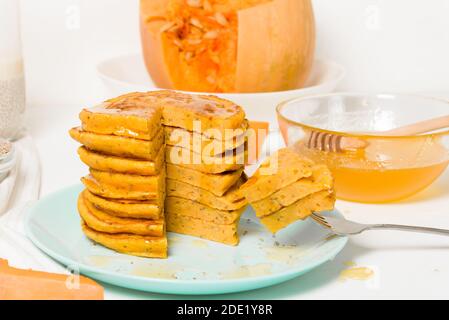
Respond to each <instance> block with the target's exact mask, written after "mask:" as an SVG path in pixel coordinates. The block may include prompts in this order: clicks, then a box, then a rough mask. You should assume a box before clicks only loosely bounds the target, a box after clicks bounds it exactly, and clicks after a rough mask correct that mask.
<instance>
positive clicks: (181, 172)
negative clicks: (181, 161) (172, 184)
mask: <svg viewBox="0 0 449 320" xmlns="http://www.w3.org/2000/svg"><path fill="white" fill-rule="evenodd" d="M242 173H243V169H239V170H236V171H229V172H224V173H219V174H210V173H203V172H200V171H195V170H192V169H189V168H185V167H181V166H177V165H174V164H167V178H169V179H172V180H178V181H181V182H184V183H187V184H190V185H192V186H195V187H198V188H201V189H206V190H210V192H212V193H213V194H214V195H216V196H218V197H221V196H223V195H224V194H225V193H226V191H228V190H229V189H230V188H231V187H232V186H233V185H234V184H235V183H236V182H237V181H239V179H240V177H241V176H242Z"/></svg>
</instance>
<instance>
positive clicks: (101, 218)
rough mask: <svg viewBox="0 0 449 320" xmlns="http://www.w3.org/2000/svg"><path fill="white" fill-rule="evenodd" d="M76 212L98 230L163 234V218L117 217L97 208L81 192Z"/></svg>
mask: <svg viewBox="0 0 449 320" xmlns="http://www.w3.org/2000/svg"><path fill="white" fill-rule="evenodd" d="M78 212H79V214H80V216H81V218H82V219H83V220H84V222H85V223H86V224H87V225H88V226H89V227H90V228H91V229H94V230H96V231H99V232H106V233H113V234H115V233H130V234H136V235H141V236H153V237H162V236H163V235H164V220H142V219H129V218H128V219H124V218H117V217H114V216H111V215H109V214H107V213H105V212H103V211H101V210H99V209H97V208H96V207H95V206H94V205H93V204H91V203H89V202H88V201H86V199H85V198H84V196H83V194H80V196H79V198H78Z"/></svg>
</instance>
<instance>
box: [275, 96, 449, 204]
mask: <svg viewBox="0 0 449 320" xmlns="http://www.w3.org/2000/svg"><path fill="white" fill-rule="evenodd" d="M277 116H278V122H279V127H280V130H281V133H282V136H283V138H284V140H285V142H286V144H287V145H288V146H290V147H292V148H294V149H295V150H296V151H297V152H298V153H300V154H301V155H303V156H305V157H308V158H310V159H312V160H314V161H316V162H317V163H323V164H326V165H327V166H328V167H329V168H330V169H331V170H332V172H333V174H334V178H335V188H336V192H337V197H338V198H339V199H342V200H348V201H355V202H365V203H385V202H393V201H398V200H402V199H405V198H407V197H410V196H412V195H414V194H416V193H418V192H420V191H421V190H423V189H425V188H427V187H428V186H429V185H431V184H432V183H433V182H434V181H435V180H436V179H437V178H438V177H439V176H440V175H441V174H442V173H443V172H444V171H445V169H446V168H447V166H448V164H449V127H447V126H446V127H445V126H444V125H442V124H441V123H442V122H444V119H446V120H447V118H449V101H448V100H444V99H438V98H431V97H425V96H418V95H407V94H366V93H335V94H326V95H318V96H307V97H301V98H297V99H293V100H289V101H286V102H283V103H281V104H280V105H279V106H278V107H277ZM435 119H437V120H436V121H435ZM446 122H447V121H446ZM432 123H433V126H429V124H432ZM435 123H439V124H440V125H439V126H436V128H435ZM429 130H430V131H429Z"/></svg>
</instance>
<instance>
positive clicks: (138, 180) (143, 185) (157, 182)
mask: <svg viewBox="0 0 449 320" xmlns="http://www.w3.org/2000/svg"><path fill="white" fill-rule="evenodd" d="M90 174H91V176H92V177H93V178H94V179H95V180H96V181H98V183H99V184H100V185H108V186H113V187H115V188H118V189H122V190H126V191H129V192H150V193H151V192H152V193H163V192H165V171H162V172H161V173H160V174H159V175H157V176H139V175H132V174H123V173H116V172H107V171H98V170H95V169H90ZM124 199H127V198H124Z"/></svg>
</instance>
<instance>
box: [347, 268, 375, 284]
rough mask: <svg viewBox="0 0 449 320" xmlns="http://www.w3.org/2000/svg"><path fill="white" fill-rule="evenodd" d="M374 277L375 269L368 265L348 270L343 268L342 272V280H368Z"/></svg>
mask: <svg viewBox="0 0 449 320" xmlns="http://www.w3.org/2000/svg"><path fill="white" fill-rule="evenodd" d="M372 277H374V271H373V270H372V269H370V268H366V267H352V268H349V269H346V270H343V271H342V272H341V273H340V277H339V278H340V281H346V280H357V281H366V280H370V279H371V278H372Z"/></svg>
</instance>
